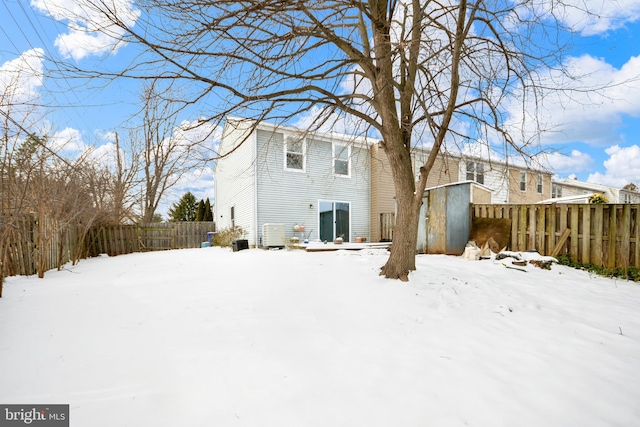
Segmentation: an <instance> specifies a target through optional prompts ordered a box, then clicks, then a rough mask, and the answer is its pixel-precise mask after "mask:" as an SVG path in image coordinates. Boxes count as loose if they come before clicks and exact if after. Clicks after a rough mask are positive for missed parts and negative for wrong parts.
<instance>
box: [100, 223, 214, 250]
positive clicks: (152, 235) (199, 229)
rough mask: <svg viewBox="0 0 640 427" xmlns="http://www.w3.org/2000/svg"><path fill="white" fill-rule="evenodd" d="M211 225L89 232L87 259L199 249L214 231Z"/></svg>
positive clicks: (110, 228)
mask: <svg viewBox="0 0 640 427" xmlns="http://www.w3.org/2000/svg"><path fill="white" fill-rule="evenodd" d="M214 227H215V225H214V223H213V222H211V221H197V222H196V221H192V222H155V223H148V224H138V225H124V226H122V225H121V226H108V227H99V228H96V229H94V230H92V232H91V234H90V238H89V241H90V248H91V250H90V252H89V254H90V255H91V256H95V255H98V254H101V253H105V254H108V255H120V254H124V253H131V252H147V251H160V250H168V249H187V248H199V247H200V246H201V245H202V242H206V241H207V237H208V236H207V234H208V233H210V232H213V231H214V229H215V228H214Z"/></svg>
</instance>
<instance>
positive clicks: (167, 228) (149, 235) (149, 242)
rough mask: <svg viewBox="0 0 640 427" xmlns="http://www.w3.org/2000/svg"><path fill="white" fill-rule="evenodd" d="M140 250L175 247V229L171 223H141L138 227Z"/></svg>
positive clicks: (158, 249)
mask: <svg viewBox="0 0 640 427" xmlns="http://www.w3.org/2000/svg"><path fill="white" fill-rule="evenodd" d="M138 246H139V248H140V252H147V251H162V250H168V249H175V248H176V229H175V228H174V227H173V224H172V223H156V224H149V225H141V226H140V227H139V228H138Z"/></svg>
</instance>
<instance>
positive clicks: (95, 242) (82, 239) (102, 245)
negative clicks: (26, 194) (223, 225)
mask: <svg viewBox="0 0 640 427" xmlns="http://www.w3.org/2000/svg"><path fill="white" fill-rule="evenodd" d="M214 227H215V226H214V223H213V222H210V221H207V222H179V223H151V224H140V225H110V226H104V225H103V226H96V227H91V228H89V229H86V228H83V227H82V225H81V224H73V223H72V224H61V223H59V222H58V221H56V220H53V219H50V218H38V217H36V216H35V215H3V216H0V279H2V278H3V277H6V276H16V275H25V276H28V275H32V274H39V275H40V276H43V275H44V272H45V271H48V270H51V269H54V268H61V267H62V266H63V265H64V264H66V263H67V262H69V261H74V262H75V261H77V260H79V259H80V258H85V257H89V256H97V255H99V254H108V255H110V256H114V255H122V254H129V253H132V252H142V251H153V250H166V249H184V248H199V247H200V246H201V244H202V242H204V241H207V238H208V233H210V232H212V231H214V229H215V228H214Z"/></svg>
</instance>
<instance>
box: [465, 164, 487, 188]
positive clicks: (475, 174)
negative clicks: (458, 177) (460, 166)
mask: <svg viewBox="0 0 640 427" xmlns="http://www.w3.org/2000/svg"><path fill="white" fill-rule="evenodd" d="M467 181H475V182H477V183H478V184H484V164H482V163H475V162H467Z"/></svg>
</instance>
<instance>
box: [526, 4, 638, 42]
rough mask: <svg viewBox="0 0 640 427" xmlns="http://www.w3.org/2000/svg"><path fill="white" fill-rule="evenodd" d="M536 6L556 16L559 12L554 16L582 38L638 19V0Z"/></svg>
mask: <svg viewBox="0 0 640 427" xmlns="http://www.w3.org/2000/svg"><path fill="white" fill-rule="evenodd" d="M551 1H553V5H552V3H551ZM538 5H540V6H541V7H544V8H545V10H552V9H553V10H554V11H555V13H556V14H558V11H560V14H559V15H556V16H560V18H561V20H562V22H564V23H565V24H566V25H568V26H569V28H571V29H572V30H573V31H575V32H577V33H580V34H582V35H584V36H590V35H594V34H602V33H605V32H607V31H611V30H615V29H618V28H621V27H623V26H624V25H625V24H626V23H629V22H634V21H637V20H638V19H639V18H640V1H638V0H568V1H565V2H563V4H562V5H559V4H558V2H557V1H556V0H547V1H545V2H540V3H538ZM559 7H560V8H561V9H559Z"/></svg>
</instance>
